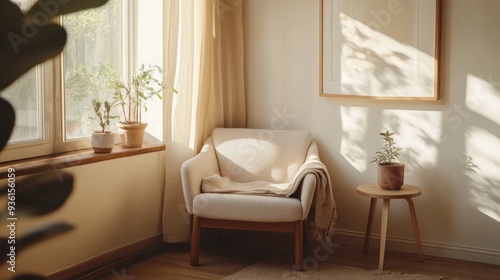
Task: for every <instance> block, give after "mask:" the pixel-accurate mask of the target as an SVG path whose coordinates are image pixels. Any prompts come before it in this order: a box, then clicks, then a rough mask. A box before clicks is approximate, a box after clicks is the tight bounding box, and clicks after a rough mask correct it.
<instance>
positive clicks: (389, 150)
mask: <svg viewBox="0 0 500 280" xmlns="http://www.w3.org/2000/svg"><path fill="white" fill-rule="evenodd" d="M379 135H380V136H382V139H383V140H384V146H383V147H382V148H381V149H380V150H379V151H378V152H377V153H376V154H375V156H374V157H373V160H372V161H371V162H370V163H373V162H376V163H377V166H378V167H377V184H378V185H379V186H380V187H381V188H382V189H386V190H399V189H400V188H401V187H402V186H403V184H404V170H405V166H404V163H400V162H397V159H398V156H399V152H400V151H401V149H402V148H400V147H398V146H396V142H395V141H394V138H392V136H393V135H394V133H392V132H389V131H386V132H382V133H380V134H379Z"/></svg>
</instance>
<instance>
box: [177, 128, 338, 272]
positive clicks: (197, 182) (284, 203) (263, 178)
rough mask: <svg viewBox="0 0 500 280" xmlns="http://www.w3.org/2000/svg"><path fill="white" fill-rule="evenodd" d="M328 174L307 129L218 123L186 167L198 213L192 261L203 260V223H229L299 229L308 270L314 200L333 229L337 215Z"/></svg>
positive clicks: (298, 257)
mask: <svg viewBox="0 0 500 280" xmlns="http://www.w3.org/2000/svg"><path fill="white" fill-rule="evenodd" d="M306 162H309V163H310V164H309V165H306V164H305V163H306ZM318 167H319V169H318ZM318 170H319V172H316V171H318ZM318 175H320V176H318ZM325 175H326V177H328V174H327V173H326V169H324V166H323V165H322V164H321V162H320V161H319V157H318V152H317V147H316V144H315V142H314V141H312V139H311V134H310V133H309V132H307V131H291V130H287V131H285V130H281V131H275V130H262V129H241V128H216V129H215V130H214V131H213V133H212V136H211V137H209V138H208V139H207V140H206V142H205V145H204V147H203V148H202V150H201V152H200V153H199V154H198V155H196V156H195V157H193V158H191V159H189V160H187V161H186V162H184V163H183V165H182V167H181V177H182V187H183V192H184V199H185V202H186V206H187V211H188V212H189V213H190V214H191V215H192V218H193V219H192V238H191V256H190V263H191V265H197V264H198V259H199V245H200V228H225V229H240V230H258V231H275V232H292V233H294V234H295V268H296V269H302V259H303V232H304V221H305V220H306V218H307V217H308V215H309V213H310V209H311V205H313V200H315V203H318V205H319V204H321V205H322V206H323V209H317V208H316V210H317V212H320V211H322V216H325V215H326V217H322V218H323V220H326V224H327V226H325V227H331V228H332V227H333V222H334V220H335V218H336V213H335V205H334V201H333V195H332V194H331V191H330V190H328V188H329V187H330V186H329V180H330V179H329V177H328V178H326V177H325ZM320 182H322V184H319V183H320ZM317 186H319V188H321V189H323V190H322V192H321V194H320V196H318V192H317V191H316V189H317ZM324 189H326V190H324ZM325 198H326V199H325ZM324 202H326V204H328V205H330V207H326V208H325V207H324V206H325V203H324ZM325 209H327V211H324V210H325ZM317 214H318V213H316V214H315V215H316V216H317Z"/></svg>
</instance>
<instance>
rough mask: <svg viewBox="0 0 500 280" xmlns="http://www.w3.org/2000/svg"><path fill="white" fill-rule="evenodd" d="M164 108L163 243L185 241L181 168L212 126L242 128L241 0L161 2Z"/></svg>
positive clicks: (187, 228) (187, 231) (186, 227)
mask: <svg viewBox="0 0 500 280" xmlns="http://www.w3.org/2000/svg"><path fill="white" fill-rule="evenodd" d="M164 15H165V16H164V19H165V20H164V35H165V36H164V41H165V42H164V46H165V53H166V55H165V61H164V69H165V71H164V72H165V79H166V81H167V82H168V83H170V84H173V85H174V88H175V89H176V90H177V91H178V94H173V95H169V96H167V98H165V100H164V102H165V103H164V104H165V108H166V110H165V119H166V121H165V129H164V131H165V135H164V139H165V142H166V167H167V170H166V183H165V195H164V196H165V197H164V207H163V237H164V238H163V239H164V241H166V242H183V241H187V240H189V237H190V219H189V214H188V213H187V210H186V206H185V202H184V196H183V192H182V184H181V179H180V167H181V165H182V163H183V162H184V161H185V160H187V159H189V158H190V157H193V156H194V155H196V154H197V153H198V152H199V151H200V149H201V147H202V146H203V143H204V141H205V140H206V139H207V138H208V137H209V136H210V135H211V132H212V130H213V129H214V128H215V127H246V110H245V92H244V78H243V19H242V1H241V0H202V1H200V0H169V1H165V2H164Z"/></svg>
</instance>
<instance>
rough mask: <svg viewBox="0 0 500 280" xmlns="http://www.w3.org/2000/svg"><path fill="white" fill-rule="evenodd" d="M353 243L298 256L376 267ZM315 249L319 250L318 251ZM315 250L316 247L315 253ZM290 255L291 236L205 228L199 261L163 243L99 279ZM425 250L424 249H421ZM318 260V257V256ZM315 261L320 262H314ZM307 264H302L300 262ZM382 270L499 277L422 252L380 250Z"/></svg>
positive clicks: (205, 271)
mask: <svg viewBox="0 0 500 280" xmlns="http://www.w3.org/2000/svg"><path fill="white" fill-rule="evenodd" d="M361 246H362V244H360V246H359V247H357V246H356V247H353V246H346V245H340V246H339V247H338V248H328V250H325V249H324V248H322V247H321V245H320V244H318V243H316V242H311V243H308V244H306V245H305V252H304V257H305V258H306V257H314V252H315V250H316V252H320V255H321V256H324V254H325V253H326V252H328V251H330V252H331V256H330V257H329V258H328V259H327V260H326V262H328V263H335V264H343V265H348V266H355V267H360V268H364V269H369V270H375V269H377V268H378V250H376V249H373V250H371V251H369V252H368V253H367V254H363V250H362V247H361ZM319 248H321V249H319ZM318 250H319V251H318ZM278 254H280V255H282V254H287V255H290V256H293V236H292V235H285V234H280V233H263V232H243V231H216V230H209V231H205V232H204V233H203V236H202V243H201V250H200V265H199V266H197V267H191V266H190V265H189V248H188V245H187V244H169V245H167V246H166V247H165V249H164V250H162V252H160V253H159V254H157V255H155V256H153V257H151V258H148V259H146V260H143V261H141V262H139V263H135V264H132V265H130V266H128V267H125V268H117V269H115V270H113V271H112V273H111V274H110V275H108V276H106V277H103V278H101V279H102V280H104V279H110V280H111V279H134V280H140V279H148V280H149V279H151V280H154V279H221V278H223V277H224V276H228V275H231V274H233V273H235V272H237V271H239V270H241V269H243V268H245V267H248V266H250V265H252V264H254V263H257V262H259V261H261V260H264V259H266V258H267V257H270V256H272V255H278ZM424 254H425V251H424ZM321 258H322V257H321ZM319 265H321V263H319ZM306 267H307V266H306ZM385 269H386V270H391V271H399V272H403V273H419V274H429V275H443V276H444V278H443V279H450V280H451V279H481V280H483V279H500V266H498V265H489V264H482V263H474V262H466V261H459V260H452V259H444V258H437V257H431V256H425V260H424V261H423V262H421V261H419V259H418V254H417V253H415V254H408V253H396V252H390V251H388V252H386V258H385Z"/></svg>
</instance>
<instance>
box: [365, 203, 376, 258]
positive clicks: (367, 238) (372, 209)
mask: <svg viewBox="0 0 500 280" xmlns="http://www.w3.org/2000/svg"><path fill="white" fill-rule="evenodd" d="M376 208H377V199H376V198H372V199H371V200H370V212H368V223H367V225H366V234H365V247H364V250H363V252H364V253H365V254H366V253H368V249H369V248H370V238H371V235H372V227H373V217H374V216H375V210H376Z"/></svg>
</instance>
